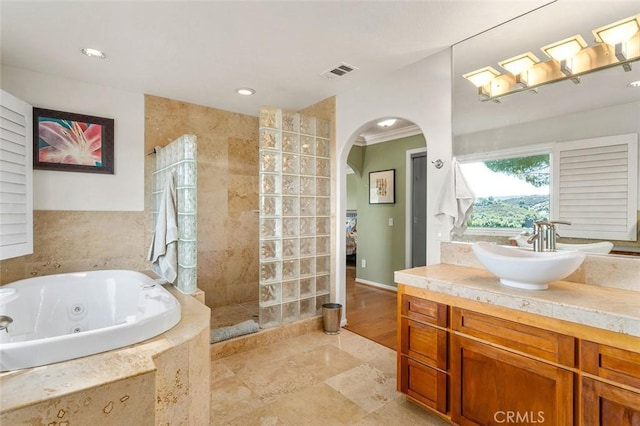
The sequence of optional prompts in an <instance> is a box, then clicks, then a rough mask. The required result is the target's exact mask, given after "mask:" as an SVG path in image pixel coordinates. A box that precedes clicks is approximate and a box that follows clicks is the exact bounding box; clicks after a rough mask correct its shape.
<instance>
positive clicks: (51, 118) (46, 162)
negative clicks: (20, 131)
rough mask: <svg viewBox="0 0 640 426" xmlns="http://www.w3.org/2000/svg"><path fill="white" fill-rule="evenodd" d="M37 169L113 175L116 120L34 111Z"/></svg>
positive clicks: (58, 112) (35, 165) (59, 112)
mask: <svg viewBox="0 0 640 426" xmlns="http://www.w3.org/2000/svg"><path fill="white" fill-rule="evenodd" d="M34 167H36V168H44V169H55V170H65V171H84V172H94V173H111V174H112V173H113V120H112V119H105V118H101V117H92V116H87V115H80V114H73V113H65V112H61V111H52V110H42V109H38V108H34Z"/></svg>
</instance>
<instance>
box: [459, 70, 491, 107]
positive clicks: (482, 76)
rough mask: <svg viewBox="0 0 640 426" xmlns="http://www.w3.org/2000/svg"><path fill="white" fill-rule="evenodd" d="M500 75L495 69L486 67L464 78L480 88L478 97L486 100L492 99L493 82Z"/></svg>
mask: <svg viewBox="0 0 640 426" xmlns="http://www.w3.org/2000/svg"><path fill="white" fill-rule="evenodd" d="M499 75H500V73H499V72H498V71H497V70H496V69H495V68H493V67H484V68H480V69H479V70H475V71H471V72H469V73H467V74H465V75H463V76H462V77H464V78H466V79H467V80H469V81H470V82H471V84H473V85H474V86H476V87H477V88H478V97H479V98H480V99H483V100H486V99H489V98H490V97H491V85H490V83H491V81H492V80H493V79H495V78H496V77H498V76H499Z"/></svg>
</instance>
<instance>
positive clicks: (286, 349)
mask: <svg viewBox="0 0 640 426" xmlns="http://www.w3.org/2000/svg"><path fill="white" fill-rule="evenodd" d="M395 389H396V353H395V352H394V351H393V350H391V349H389V348H386V347H384V346H382V345H379V344H377V343H374V342H372V341H370V340H367V339H365V338H363V337H361V336H358V335H357V334H354V333H351V332H349V331H347V330H345V329H342V330H341V332H340V334H338V335H333V336H329V335H326V334H324V333H323V332H322V331H320V330H317V331H312V332H309V333H306V334H303V335H301V336H297V337H292V338H289V339H285V340H282V341H280V342H277V343H272V344H269V345H266V346H262V347H259V348H255V349H251V350H247V351H244V352H241V353H238V354H236V355H232V356H228V357H226V358H221V359H217V360H213V361H212V368H211V425H216V426H217V425H242V426H252V425H260V426H261V425H269V426H271V425H296V426H297V425H322V426H331V425H435V426H443V425H447V424H448V423H447V422H445V421H443V420H441V419H440V418H438V417H436V416H434V415H431V414H429V413H427V412H426V411H424V410H422V409H421V408H419V407H417V406H415V405H414V404H412V403H410V402H408V401H407V400H406V398H405V397H404V396H403V395H402V394H400V393H398V392H397V391H396V390H395Z"/></svg>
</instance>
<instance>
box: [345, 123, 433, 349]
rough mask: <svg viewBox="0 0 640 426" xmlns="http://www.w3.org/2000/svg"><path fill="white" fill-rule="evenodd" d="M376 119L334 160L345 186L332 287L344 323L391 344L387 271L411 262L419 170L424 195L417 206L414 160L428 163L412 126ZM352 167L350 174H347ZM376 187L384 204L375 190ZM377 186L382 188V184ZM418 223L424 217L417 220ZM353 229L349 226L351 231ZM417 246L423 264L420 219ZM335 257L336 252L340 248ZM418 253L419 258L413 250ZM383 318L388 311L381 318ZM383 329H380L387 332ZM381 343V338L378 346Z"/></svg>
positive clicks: (391, 301) (421, 138)
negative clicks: (341, 303)
mask: <svg viewBox="0 0 640 426" xmlns="http://www.w3.org/2000/svg"><path fill="white" fill-rule="evenodd" d="M380 121H381V120H373V121H371V122H369V123H366V124H365V125H363V126H362V127H361V128H360V129H359V131H358V134H357V135H356V136H357V137H354V138H353V140H352V142H351V144H350V145H349V147H348V153H347V155H346V156H345V158H344V163H343V162H342V160H341V161H340V164H339V166H340V167H339V168H340V171H339V173H340V180H341V183H340V184H341V185H344V186H343V188H344V191H343V193H345V195H346V196H345V203H344V206H345V208H344V210H343V211H340V212H339V216H338V217H339V218H342V220H343V222H342V223H344V224H345V225H344V229H342V230H340V231H341V232H344V234H343V235H344V238H342V237H339V238H340V241H344V247H342V252H343V253H344V256H343V258H342V259H340V260H339V266H341V267H342V268H343V273H342V274H341V276H340V278H341V279H339V281H338V286H340V288H339V289H337V290H338V293H339V294H342V295H343V301H344V303H345V305H346V308H345V309H344V313H345V317H344V318H343V321H344V322H343V325H345V326H347V328H348V329H350V330H351V331H354V332H356V333H358V334H362V335H363V336H365V337H367V338H370V339H372V340H374V341H377V342H378V343H381V344H384V345H386V346H389V347H395V341H396V339H395V327H396V319H395V310H396V306H395V291H396V285H395V283H394V278H393V273H394V271H395V270H399V269H405V267H406V265H407V264H409V265H410V264H411V257H412V252H413V251H414V250H412V247H413V246H414V245H413V234H414V233H412V230H413V229H414V228H415V226H414V217H415V212H416V211H418V210H419V211H420V212H421V217H422V218H425V219H426V213H425V212H426V167H421V168H420V171H421V172H422V173H423V174H424V176H423V178H422V182H423V183H424V184H425V185H423V186H422V187H421V189H418V191H422V192H423V193H424V194H423V196H422V197H421V198H420V200H421V201H420V203H419V204H418V205H416V201H415V200H416V198H415V197H414V196H413V195H412V191H413V189H414V188H413V186H414V178H413V173H414V171H415V170H414V169H415V166H414V160H413V159H414V158H420V157H421V158H422V162H423V163H424V162H425V161H426V141H425V138H424V136H423V135H422V132H421V130H420V128H419V127H418V126H416V125H415V124H414V123H412V122H410V121H407V120H400V119H398V120H397V123H398V125H395V126H394V125H390V126H388V127H387V128H383V127H380V126H378V124H377V123H378V122H380ZM348 169H350V170H351V171H352V172H349V173H347V170H348ZM376 182H378V183H379V184H381V185H382V188H383V191H384V195H385V197H382V201H381V200H380V199H379V197H376V196H375V195H374V193H376V191H378V190H379V188H377V187H376ZM380 182H382V183H380ZM423 220H424V219H423ZM354 228H355V229H354ZM421 229H422V231H419V233H420V232H421V233H422V234H423V235H420V236H421V237H422V238H421V239H420V242H418V243H417V244H419V245H420V244H422V245H424V247H423V250H422V251H421V253H422V255H421V256H422V257H423V260H422V262H421V264H423V265H424V264H425V262H426V240H425V239H426V221H425V223H423V224H422V228H421ZM338 252H340V250H338ZM418 256H420V254H419V253H418ZM385 313H386V314H385ZM385 327H386V329H385ZM380 340H382V341H380Z"/></svg>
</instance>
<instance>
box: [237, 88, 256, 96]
mask: <svg viewBox="0 0 640 426" xmlns="http://www.w3.org/2000/svg"><path fill="white" fill-rule="evenodd" d="M236 93H237V94H239V95H242V96H251V95H253V94H255V93H256V91H255V90H253V89H252V88H250V87H239V88H237V89H236Z"/></svg>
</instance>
